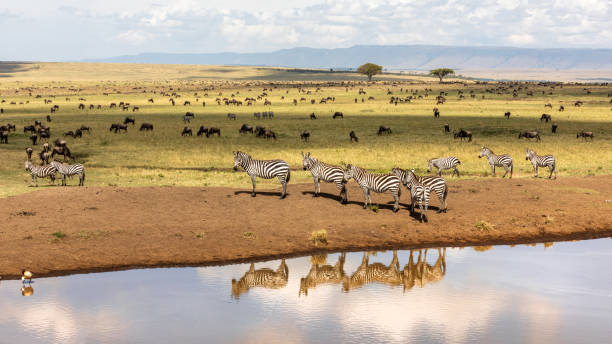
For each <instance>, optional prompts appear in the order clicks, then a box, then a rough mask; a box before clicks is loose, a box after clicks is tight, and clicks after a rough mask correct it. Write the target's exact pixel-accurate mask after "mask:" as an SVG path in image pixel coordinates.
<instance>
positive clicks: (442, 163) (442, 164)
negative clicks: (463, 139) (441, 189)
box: [427, 156, 461, 177]
mask: <svg viewBox="0 0 612 344" xmlns="http://www.w3.org/2000/svg"><path fill="white" fill-rule="evenodd" d="M459 164H461V161H459V159H458V158H456V157H454V156H449V157H448V158H437V159H431V160H427V166H428V167H427V172H431V170H432V169H433V168H434V167H436V168H437V169H438V176H442V170H449V169H451V168H452V169H453V174H451V177H452V176H454V175H455V173H457V177H459V170H457V165H459Z"/></svg>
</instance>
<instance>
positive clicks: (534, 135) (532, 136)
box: [518, 131, 541, 141]
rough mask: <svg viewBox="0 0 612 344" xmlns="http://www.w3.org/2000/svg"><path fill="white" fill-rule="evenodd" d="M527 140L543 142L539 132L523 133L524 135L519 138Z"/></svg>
mask: <svg viewBox="0 0 612 344" xmlns="http://www.w3.org/2000/svg"><path fill="white" fill-rule="evenodd" d="M523 137H524V138H526V139H536V141H541V139H540V133H538V132H537V131H523V132H522V133H519V136H518V138H519V139H521V138H523Z"/></svg>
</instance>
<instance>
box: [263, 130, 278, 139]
mask: <svg viewBox="0 0 612 344" xmlns="http://www.w3.org/2000/svg"><path fill="white" fill-rule="evenodd" d="M264 137H265V138H266V139H274V140H276V133H275V132H273V131H272V130H270V129H266V131H265V132H264Z"/></svg>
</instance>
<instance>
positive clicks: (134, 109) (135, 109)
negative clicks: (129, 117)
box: [132, 106, 140, 112]
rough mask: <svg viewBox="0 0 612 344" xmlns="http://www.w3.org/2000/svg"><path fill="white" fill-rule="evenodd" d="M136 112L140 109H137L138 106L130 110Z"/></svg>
mask: <svg viewBox="0 0 612 344" xmlns="http://www.w3.org/2000/svg"><path fill="white" fill-rule="evenodd" d="M138 110H140V108H139V107H138V106H134V107H133V108H132V112H136V111H138Z"/></svg>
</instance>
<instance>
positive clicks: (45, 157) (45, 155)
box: [38, 150, 51, 165]
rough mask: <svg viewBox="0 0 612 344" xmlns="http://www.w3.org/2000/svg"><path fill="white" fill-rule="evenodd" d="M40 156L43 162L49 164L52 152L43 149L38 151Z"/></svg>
mask: <svg viewBox="0 0 612 344" xmlns="http://www.w3.org/2000/svg"><path fill="white" fill-rule="evenodd" d="M38 157H39V158H40V163H41V164H43V165H47V164H49V158H50V157H51V153H49V152H47V151H45V150H43V151H42V152H40V153H38Z"/></svg>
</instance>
